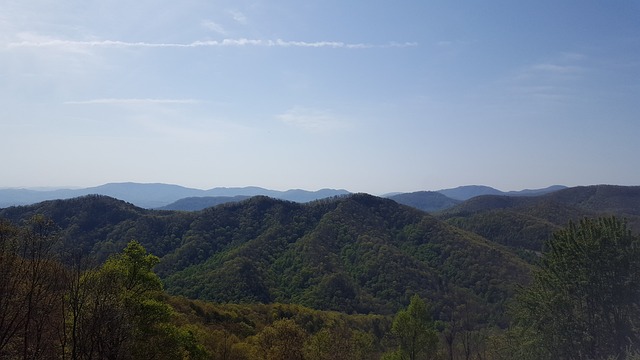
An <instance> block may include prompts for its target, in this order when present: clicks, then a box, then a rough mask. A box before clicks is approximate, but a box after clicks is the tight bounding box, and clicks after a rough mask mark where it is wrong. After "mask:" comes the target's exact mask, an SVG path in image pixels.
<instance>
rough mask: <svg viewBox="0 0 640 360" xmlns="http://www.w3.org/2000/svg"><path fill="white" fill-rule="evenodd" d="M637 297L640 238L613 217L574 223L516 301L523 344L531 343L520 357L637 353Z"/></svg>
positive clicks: (550, 243) (555, 240)
mask: <svg viewBox="0 0 640 360" xmlns="http://www.w3.org/2000/svg"><path fill="white" fill-rule="evenodd" d="M639 299H640V237H638V236H636V235H632V234H631V232H630V231H629V230H628V229H627V228H626V224H625V223H623V222H621V221H619V220H617V219H616V218H599V219H597V220H583V221H581V222H580V224H578V225H576V224H574V223H571V224H570V225H569V226H568V227H567V228H566V229H563V230H561V231H558V232H557V233H555V234H554V237H553V239H552V240H550V241H548V243H547V249H546V251H545V253H544V256H543V257H542V261H541V263H540V268H539V269H537V270H536V272H535V280H534V282H533V284H532V285H531V287H529V288H527V289H524V290H523V291H522V292H521V293H520V294H519V296H518V300H519V301H518V304H517V305H518V306H517V307H516V320H517V324H518V326H519V330H520V331H522V333H521V335H520V336H519V337H520V339H521V340H523V341H520V343H522V344H527V346H526V347H523V348H524V350H525V351H524V352H523V354H521V358H525V357H527V358H534V359H606V358H622V357H624V356H625V354H626V353H628V352H633V351H638V350H640V338H639V336H640V303H639ZM523 333H524V335H522V334H523ZM527 353H528V356H525V354H527Z"/></svg>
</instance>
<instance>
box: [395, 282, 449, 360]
mask: <svg viewBox="0 0 640 360" xmlns="http://www.w3.org/2000/svg"><path fill="white" fill-rule="evenodd" d="M391 332H392V334H393V335H394V337H395V338H396V339H397V340H398V343H399V344H398V349H397V350H396V351H395V352H394V353H392V354H387V355H386V357H385V358H390V359H402V360H405V359H408V360H416V359H421V358H426V359H428V358H432V357H434V356H435V352H436V348H437V345H438V334H437V332H436V330H435V325H434V323H433V321H432V320H431V316H429V312H428V311H427V305H426V303H425V302H424V301H423V300H422V299H421V298H420V296H418V295H417V294H416V295H413V297H411V302H410V303H409V306H408V307H407V309H406V310H400V312H398V314H397V315H396V316H395V318H394V319H393V324H392V326H391ZM423 354H424V355H423Z"/></svg>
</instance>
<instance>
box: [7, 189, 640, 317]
mask: <svg viewBox="0 0 640 360" xmlns="http://www.w3.org/2000/svg"><path fill="white" fill-rule="evenodd" d="M432 195H433V194H429V196H432ZM439 195H442V194H439ZM442 196H444V195H442ZM438 197H440V196H438ZM440 198H441V197H440ZM441 199H442V198H441ZM237 200H239V199H237ZM37 214H41V215H44V216H46V217H47V218H50V219H52V220H53V221H54V222H55V223H56V224H57V226H58V227H59V229H60V230H59V236H60V238H61V239H62V242H63V244H64V246H67V247H69V248H72V249H75V250H76V251H81V252H82V253H84V254H90V255H87V256H91V257H92V258H94V259H96V261H104V259H106V257H108V256H109V255H111V254H114V253H117V252H119V251H120V250H121V249H123V248H124V247H125V245H126V243H127V242H128V241H130V240H132V239H135V240H138V241H139V242H140V243H141V244H142V245H144V246H145V248H147V249H148V250H149V251H150V252H151V253H153V254H155V255H157V256H158V257H159V258H160V264H159V265H158V266H157V268H156V271H157V272H158V274H159V275H160V276H161V278H162V279H163V281H164V283H165V286H166V289H167V290H168V291H169V292H170V293H171V294H174V295H182V296H186V297H188V298H198V299H203V300H209V301H215V302H223V303H225V302H233V303H243V302H259V303H271V302H281V303H292V304H301V305H304V306H309V307H312V308H316V309H322V310H336V311H341V312H346V313H378V314H391V313H393V312H395V311H397V310H398V309H399V308H400V307H401V306H403V304H406V303H407V301H408V299H409V297H410V296H411V294H413V293H418V294H420V295H421V296H422V297H424V298H425V299H428V300H429V302H430V304H432V305H433V306H434V309H435V310H434V314H440V312H443V313H442V314H443V315H438V316H442V317H443V318H442V319H444V318H446V316H447V315H446V309H447V308H451V307H452V306H454V307H455V306H457V305H456V304H459V303H464V304H467V305H468V306H469V307H472V308H474V309H475V310H474V311H476V312H477V313H478V314H481V316H480V317H479V318H478V319H477V321H478V322H481V323H484V324H496V325H500V324H504V322H505V321H506V319H505V318H504V316H505V314H504V308H503V307H504V306H505V304H506V303H505V301H507V300H508V299H510V298H511V297H512V296H513V292H514V289H515V288H516V287H517V286H518V285H519V284H523V283H526V282H527V281H528V279H529V272H530V269H531V266H532V265H531V264H534V263H535V262H536V259H537V254H538V253H539V252H540V251H541V249H542V246H543V242H544V241H545V240H547V239H549V238H550V236H551V234H552V233H553V231H555V230H557V229H559V228H561V227H563V226H566V224H567V222H568V221H577V220H579V219H581V218H583V217H585V216H588V217H597V216H611V215H615V216H619V217H621V218H625V219H627V221H628V223H629V225H630V228H631V229H632V230H634V231H638V230H639V229H640V187H622V186H608V185H600V186H587V187H576V188H566V189H561V190H558V191H555V192H551V193H546V194H543V195H537V196H528V197H522V196H507V195H482V196H477V197H474V198H471V199H469V200H467V201H464V202H459V203H458V204H455V205H453V206H451V207H449V208H448V209H446V210H442V211H438V212H434V213H433V214H428V213H426V212H424V211H420V210H418V209H415V208H412V207H409V206H406V205H402V204H399V203H398V202H396V201H393V200H392V199H385V198H381V197H376V196H372V195H367V194H348V195H343V196H338V197H331V198H327V199H324V200H316V201H312V202H308V203H297V202H293V201H285V200H280V199H274V198H269V197H265V196H254V197H251V198H248V199H244V200H239V201H235V202H232V203H225V204H221V205H218V206H214V207H209V208H206V209H204V210H200V211H188V212H185V211H166V210H149V209H143V208H140V207H137V206H134V205H132V204H130V203H127V202H124V201H121V200H117V199H114V198H111V197H107V196H102V195H88V196H83V197H77V198H73V199H66V200H51V201H45V202H40V203H37V204H33V205H29V206H16V207H9V208H5V209H0V218H3V219H6V220H7V221H11V222H13V223H17V224H21V223H24V222H25V221H27V220H28V219H29V218H31V217H32V216H34V215H37ZM444 320H446V319H444Z"/></svg>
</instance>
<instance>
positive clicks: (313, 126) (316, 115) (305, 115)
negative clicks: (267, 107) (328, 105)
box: [276, 106, 350, 133]
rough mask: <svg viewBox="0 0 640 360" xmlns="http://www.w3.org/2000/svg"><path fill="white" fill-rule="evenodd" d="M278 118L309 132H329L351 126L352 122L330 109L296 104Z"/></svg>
mask: <svg viewBox="0 0 640 360" xmlns="http://www.w3.org/2000/svg"><path fill="white" fill-rule="evenodd" d="M276 118H277V119H278V120H280V121H282V122H283V123H285V124H287V125H291V126H294V127H297V128H300V129H303V130H305V131H309V132H315V133H319V132H327V131H333V130H338V129H345V128H348V127H350V124H349V123H348V122H347V121H345V120H344V119H343V118H341V117H340V116H337V115H335V114H333V113H332V112H331V111H329V110H321V109H313V108H307V107H300V106H295V107H293V108H291V109H289V110H287V111H285V112H284V113H282V114H279V115H277V116H276Z"/></svg>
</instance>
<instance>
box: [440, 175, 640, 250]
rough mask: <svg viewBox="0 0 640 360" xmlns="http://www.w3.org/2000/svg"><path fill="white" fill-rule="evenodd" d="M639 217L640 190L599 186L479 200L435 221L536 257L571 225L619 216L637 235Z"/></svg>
mask: <svg viewBox="0 0 640 360" xmlns="http://www.w3.org/2000/svg"><path fill="white" fill-rule="evenodd" d="M639 214H640V187H637V186H636V187H625V186H613V185H596V186H582V187H575V188H567V189H562V190H559V191H556V192H553V193H549V194H545V195H541V196H535V197H512V196H493V195H486V196H479V197H476V198H473V199H470V200H467V201H465V202H463V203H461V204H459V205H457V206H455V207H452V208H450V209H447V210H444V211H441V212H440V213H438V214H437V217H438V218H439V219H441V220H444V221H446V222H447V223H449V224H451V225H454V226H457V227H459V228H462V229H465V230H467V231H470V232H474V233H476V234H478V235H481V236H483V237H485V238H487V239H489V240H491V241H494V242H496V243H499V244H503V245H506V246H508V247H510V248H512V249H516V250H523V249H524V250H530V251H536V252H537V251H540V250H541V248H542V245H543V243H544V241H545V240H547V239H549V238H550V237H551V234H552V233H553V232H554V231H556V230H558V229H560V228H562V227H564V226H566V225H567V224H568V223H569V221H574V222H575V221H578V220H580V219H581V218H584V217H597V216H611V215H615V216H617V217H620V218H624V219H627V221H628V223H629V227H630V228H631V229H632V230H634V231H638V230H640V215H639ZM528 257H529V258H530V257H531V256H530V255H529V256H528Z"/></svg>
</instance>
